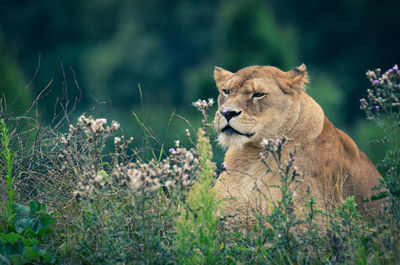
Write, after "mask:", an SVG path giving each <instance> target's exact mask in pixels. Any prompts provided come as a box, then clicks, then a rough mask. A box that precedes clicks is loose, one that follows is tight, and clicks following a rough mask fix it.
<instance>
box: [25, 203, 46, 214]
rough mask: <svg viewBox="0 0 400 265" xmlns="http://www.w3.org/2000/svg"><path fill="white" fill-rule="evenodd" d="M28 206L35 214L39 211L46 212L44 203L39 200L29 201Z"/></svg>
mask: <svg viewBox="0 0 400 265" xmlns="http://www.w3.org/2000/svg"><path fill="white" fill-rule="evenodd" d="M29 208H30V209H31V211H32V212H33V213H36V214H38V213H41V212H43V213H44V212H46V205H44V204H42V203H40V202H37V201H30V202H29Z"/></svg>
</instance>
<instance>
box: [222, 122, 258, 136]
mask: <svg viewBox="0 0 400 265" xmlns="http://www.w3.org/2000/svg"><path fill="white" fill-rule="evenodd" d="M221 132H224V133H228V134H234V133H236V134H239V135H242V136H246V137H248V138H250V137H252V136H253V135H254V133H241V132H238V131H236V130H235V129H233V128H232V127H231V126H229V125H227V126H225V127H224V128H223V129H222V130H221Z"/></svg>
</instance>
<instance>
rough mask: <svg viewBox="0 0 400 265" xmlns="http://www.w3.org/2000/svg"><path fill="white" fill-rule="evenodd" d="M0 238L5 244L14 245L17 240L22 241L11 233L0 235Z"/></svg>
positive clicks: (17, 235) (18, 236)
mask: <svg viewBox="0 0 400 265" xmlns="http://www.w3.org/2000/svg"><path fill="white" fill-rule="evenodd" d="M0 238H1V239H3V240H4V241H3V242H5V243H10V244H12V245H13V244H15V243H17V242H18V241H19V240H21V239H22V236H21V235H20V234H17V233H15V232H11V233H8V234H4V233H0Z"/></svg>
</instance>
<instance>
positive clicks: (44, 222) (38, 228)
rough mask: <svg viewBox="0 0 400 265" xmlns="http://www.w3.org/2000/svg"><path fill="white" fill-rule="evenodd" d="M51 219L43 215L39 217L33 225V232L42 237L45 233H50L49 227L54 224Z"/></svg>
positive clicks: (47, 215)
mask: <svg viewBox="0 0 400 265" xmlns="http://www.w3.org/2000/svg"><path fill="white" fill-rule="evenodd" d="M55 221H56V220H54V218H53V217H51V216H50V215H49V214H43V215H42V216H40V219H39V220H38V221H37V222H36V223H35V225H34V232H35V234H37V235H44V234H46V233H47V232H50V231H51V230H50V226H51V225H52V224H54V223H55Z"/></svg>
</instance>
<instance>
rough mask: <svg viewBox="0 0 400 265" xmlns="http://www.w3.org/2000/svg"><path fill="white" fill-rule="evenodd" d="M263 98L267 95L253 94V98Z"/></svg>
mask: <svg viewBox="0 0 400 265" xmlns="http://www.w3.org/2000/svg"><path fill="white" fill-rule="evenodd" d="M263 96H265V93H261V92H257V93H254V94H253V97H252V98H261V97H263Z"/></svg>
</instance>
